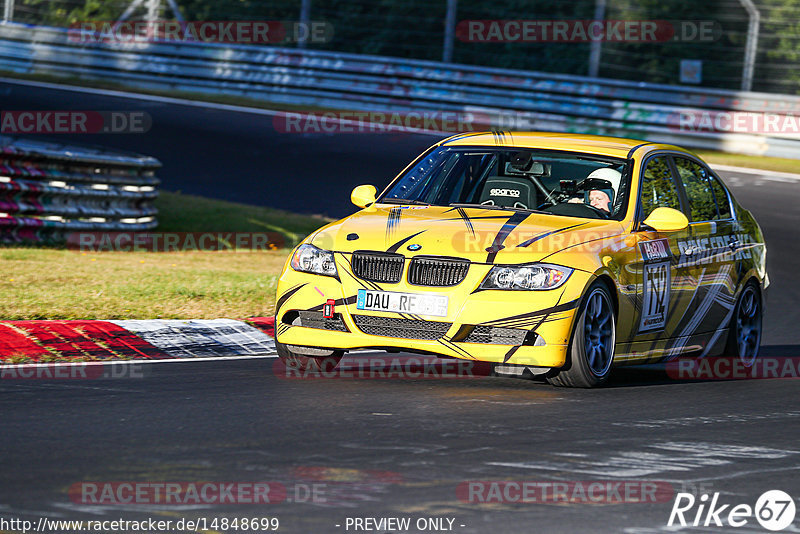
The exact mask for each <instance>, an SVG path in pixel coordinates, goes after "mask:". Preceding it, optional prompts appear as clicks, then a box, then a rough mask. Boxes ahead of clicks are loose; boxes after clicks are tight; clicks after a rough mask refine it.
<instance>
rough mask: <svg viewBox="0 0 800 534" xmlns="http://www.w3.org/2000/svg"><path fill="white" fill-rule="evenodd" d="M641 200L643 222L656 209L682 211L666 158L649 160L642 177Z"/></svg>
mask: <svg viewBox="0 0 800 534" xmlns="http://www.w3.org/2000/svg"><path fill="white" fill-rule="evenodd" d="M640 198H641V205H642V220H644V219H646V218H647V217H648V216H649V215H650V213H652V212H653V210H654V209H656V208H673V209H676V210H680V209H681V202H680V199H679V198H678V191H677V189H676V188H675V182H674V181H673V179H672V172H671V171H670V168H669V165H668V164H667V158H666V157H664V156H657V157H655V158H652V159H650V160H648V162H647V166H646V167H645V169H644V175H643V176H642V185H641V190H640Z"/></svg>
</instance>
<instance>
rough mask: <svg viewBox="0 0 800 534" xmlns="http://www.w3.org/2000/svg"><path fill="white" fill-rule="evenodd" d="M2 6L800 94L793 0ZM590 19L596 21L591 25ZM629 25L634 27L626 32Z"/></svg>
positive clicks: (10, 13)
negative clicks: (218, 25)
mask: <svg viewBox="0 0 800 534" xmlns="http://www.w3.org/2000/svg"><path fill="white" fill-rule="evenodd" d="M0 3H4V8H5V9H4V14H5V17H4V18H5V19H6V20H13V21H14V22H18V23H26V24H33V25H48V26H61V27H69V26H74V25H77V24H80V23H82V22H86V21H112V22H113V21H117V20H118V19H120V17H122V16H123V14H127V19H128V20H145V19H148V17H149V18H150V20H152V18H153V16H154V15H155V17H156V18H158V19H160V20H174V19H176V17H178V16H182V18H183V19H185V20H186V21H282V22H284V23H287V24H290V23H294V24H297V23H300V24H303V23H308V22H309V21H321V22H324V23H326V24H327V26H328V27H329V28H330V31H328V32H327V33H326V37H325V38H324V39H319V40H314V39H309V40H303V39H300V42H293V43H291V45H294V46H304V47H307V48H309V49H320V50H331V51H341V52H352V53H361V54H374V55H383V56H392V57H400V58H410V59H427V60H436V61H440V60H442V59H444V60H446V61H452V62H454V63H461V64H472V65H485V66H492V67H502V68H509V69H518V70H520V71H539V72H546V73H563V74H573V75H587V74H589V75H595V76H600V77H603V78H612V79H622V80H635V81H648V82H653V83H663V84H684V85H695V86H700V87H713V88H720V89H733V90H737V89H740V88H745V89H747V88H750V89H751V90H753V91H763V92H772V93H786V94H800V71H798V69H797V68H796V67H797V64H798V60H799V59H800V0H753V1H752V2H751V1H750V0H706V1H703V2H698V1H694V0H527V1H523V0H509V1H507V2H503V3H500V4H489V3H486V2H481V1H478V0H165V1H159V0H138V1H137V0H133V1H132V0H0ZM748 4H749V6H748ZM175 8H177V10H176V9H175ZM126 11H127V13H126ZM448 15H449V17H448ZM448 21H449V23H448ZM596 21H602V24H601V25H595V26H592V23H593V22H596ZM630 28H633V30H632V31H631V32H628V30H629V29H630ZM648 32H649V33H648ZM748 39H750V42H751V43H752V51H751V52H752V56H751V57H752V68H751V75H750V76H752V80H748V68H747V57H748ZM270 44H274V43H270ZM280 44H282V45H286V43H280Z"/></svg>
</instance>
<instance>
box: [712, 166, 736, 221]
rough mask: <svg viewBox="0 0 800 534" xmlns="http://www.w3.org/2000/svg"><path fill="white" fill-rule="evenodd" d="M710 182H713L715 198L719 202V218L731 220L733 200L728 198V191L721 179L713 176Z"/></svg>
mask: <svg viewBox="0 0 800 534" xmlns="http://www.w3.org/2000/svg"><path fill="white" fill-rule="evenodd" d="M708 180H709V181H710V182H711V189H712V190H713V191H714V198H715V199H716V201H717V211H718V213H719V218H720V219H730V218H731V200H730V198H729V197H728V190H727V189H725V186H724V185H722V183H721V182H720V181H719V179H718V178H717V177H716V176H714V175H713V174H712V175H709V176H708Z"/></svg>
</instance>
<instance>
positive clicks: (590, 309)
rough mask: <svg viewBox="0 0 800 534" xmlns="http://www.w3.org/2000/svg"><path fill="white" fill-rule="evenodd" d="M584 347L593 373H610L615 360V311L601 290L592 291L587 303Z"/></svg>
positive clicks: (601, 374) (597, 374)
mask: <svg viewBox="0 0 800 534" xmlns="http://www.w3.org/2000/svg"><path fill="white" fill-rule="evenodd" d="M583 347H584V353H585V354H586V362H587V363H588V364H589V369H591V371H592V373H594V374H595V375H596V376H604V375H605V374H606V373H608V370H609V368H610V367H611V362H612V360H613V359H614V311H613V310H612V308H611V303H610V302H609V301H608V297H607V296H606V294H605V293H604V292H603V291H602V290H600V289H595V290H594V291H592V293H591V294H590V295H589V298H588V299H587V301H586V310H585V312H584V341H583Z"/></svg>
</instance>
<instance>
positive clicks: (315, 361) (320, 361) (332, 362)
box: [275, 339, 344, 373]
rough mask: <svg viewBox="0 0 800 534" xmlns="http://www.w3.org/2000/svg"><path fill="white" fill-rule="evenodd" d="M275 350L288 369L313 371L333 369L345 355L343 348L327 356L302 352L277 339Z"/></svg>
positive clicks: (319, 371)
mask: <svg viewBox="0 0 800 534" xmlns="http://www.w3.org/2000/svg"><path fill="white" fill-rule="evenodd" d="M275 350H276V351H277V352H278V357H279V358H280V359H281V361H282V362H283V364H284V365H285V366H286V368H287V369H295V370H297V371H303V372H311V373H321V372H331V371H333V370H334V369H336V366H337V365H339V361H341V359H342V357H343V356H344V351H341V350H334V351H331V352H332V354H329V355H327V356H309V355H307V354H300V353H298V352H295V351H293V350H291V349H290V348H289V347H288V346H287V345H284V344H283V343H281V342H280V341H278V340H277V339H276V340H275Z"/></svg>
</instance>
